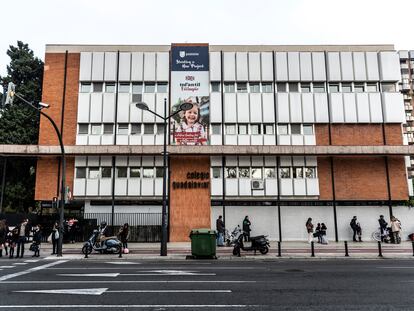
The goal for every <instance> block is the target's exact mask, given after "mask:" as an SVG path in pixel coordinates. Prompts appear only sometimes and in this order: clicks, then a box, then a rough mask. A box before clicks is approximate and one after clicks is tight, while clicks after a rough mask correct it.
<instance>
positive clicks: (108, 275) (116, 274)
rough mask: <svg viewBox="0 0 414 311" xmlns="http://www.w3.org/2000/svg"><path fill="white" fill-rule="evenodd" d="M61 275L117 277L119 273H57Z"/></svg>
mask: <svg viewBox="0 0 414 311" xmlns="http://www.w3.org/2000/svg"><path fill="white" fill-rule="evenodd" d="M57 275H59V276H87V277H99V276H101V277H106V278H115V277H117V276H118V275H119V273H89V274H82V273H68V274H57Z"/></svg>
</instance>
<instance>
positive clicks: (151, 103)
mask: <svg viewBox="0 0 414 311" xmlns="http://www.w3.org/2000/svg"><path fill="white" fill-rule="evenodd" d="M142 101H143V102H144V103H146V104H147V105H148V108H149V109H150V110H152V111H154V110H155V93H144V94H143V95H142ZM118 113H119V112H118ZM142 121H143V122H155V116H154V115H153V114H152V113H149V112H147V111H143V112H142Z"/></svg>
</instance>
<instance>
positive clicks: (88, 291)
mask: <svg viewBox="0 0 414 311" xmlns="http://www.w3.org/2000/svg"><path fill="white" fill-rule="evenodd" d="M14 292H15V293H34V294H59V295H61V294H68V295H94V296H100V295H102V294H104V293H231V292H232V291H231V290H229V289H224V290H221V289H204V290H203V289H175V290H174V289H171V290H168V289H167V290H155V289H154V290H146V289H138V290H108V288H75V289H45V290H16V291H14Z"/></svg>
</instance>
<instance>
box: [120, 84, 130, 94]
mask: <svg viewBox="0 0 414 311" xmlns="http://www.w3.org/2000/svg"><path fill="white" fill-rule="evenodd" d="M118 92H119V93H129V83H119V88H118Z"/></svg>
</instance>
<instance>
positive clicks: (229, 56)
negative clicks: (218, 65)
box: [223, 52, 236, 81]
mask: <svg viewBox="0 0 414 311" xmlns="http://www.w3.org/2000/svg"><path fill="white" fill-rule="evenodd" d="M223 62H224V64H223V67H224V68H223V69H224V72H223V79H224V81H236V54H235V53H234V52H224V53H223Z"/></svg>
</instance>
